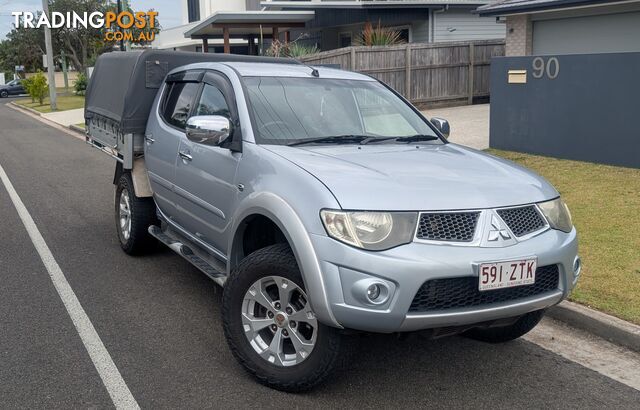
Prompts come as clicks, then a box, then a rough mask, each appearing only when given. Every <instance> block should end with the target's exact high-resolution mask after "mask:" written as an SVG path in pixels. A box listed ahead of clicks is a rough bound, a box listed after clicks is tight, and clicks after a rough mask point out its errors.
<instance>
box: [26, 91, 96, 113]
mask: <svg viewBox="0 0 640 410" xmlns="http://www.w3.org/2000/svg"><path fill="white" fill-rule="evenodd" d="M16 104H20V105H22V106H24V107H29V108H33V109H34V110H36V111H39V112H43V113H46V112H51V107H50V106H49V97H47V98H45V99H44V104H43V105H40V103H39V102H38V101H36V102H35V103H32V102H31V98H24V99H21V100H17V101H16ZM57 104H58V111H66V110H73V109H75V108H83V107H84V96H81V95H62V94H58V98H57Z"/></svg>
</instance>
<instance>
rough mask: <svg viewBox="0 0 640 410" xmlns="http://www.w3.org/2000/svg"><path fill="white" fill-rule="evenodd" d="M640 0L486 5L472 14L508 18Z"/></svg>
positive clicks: (587, 0) (577, 0)
mask: <svg viewBox="0 0 640 410" xmlns="http://www.w3.org/2000/svg"><path fill="white" fill-rule="evenodd" d="M635 1H638V0H613V1H605V2H603V1H602V0H561V1H558V2H553V3H550V4H540V5H537V6H530V5H527V4H523V5H519V6H510V7H509V6H500V5H493V6H492V5H486V6H481V7H478V8H477V9H475V10H473V11H472V13H474V14H478V15H479V16H482V17H491V16H508V15H514V14H527V13H537V12H544V11H552V10H566V9H571V8H577V7H580V8H582V7H589V6H608V5H612V4H617V3H633V2H635Z"/></svg>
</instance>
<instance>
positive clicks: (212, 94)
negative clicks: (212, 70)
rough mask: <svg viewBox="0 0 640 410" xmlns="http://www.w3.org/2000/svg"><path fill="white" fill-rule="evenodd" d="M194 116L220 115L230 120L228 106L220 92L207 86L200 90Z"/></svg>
mask: <svg viewBox="0 0 640 410" xmlns="http://www.w3.org/2000/svg"><path fill="white" fill-rule="evenodd" d="M195 115H222V116H223V117H227V118H231V113H230V112H229V106H228V105H227V102H226V101H225V99H224V96H223V95H222V92H221V91H220V90H219V89H217V88H216V87H214V86H212V85H209V84H205V86H204V88H203V89H202V95H201V96H200V101H198V105H197V107H196V114H195Z"/></svg>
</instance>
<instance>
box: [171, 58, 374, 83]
mask: <svg viewBox="0 0 640 410" xmlns="http://www.w3.org/2000/svg"><path fill="white" fill-rule="evenodd" d="M220 64H222V65H225V66H227V67H230V68H232V69H234V70H235V71H236V72H237V73H238V74H239V75H240V76H241V77H296V78H311V77H313V75H312V71H313V70H314V69H315V70H317V71H318V77H319V78H330V79H338V80H360V81H376V80H375V79H374V78H372V77H369V76H367V75H364V74H360V73H355V72H353V71H346V70H340V69H337V68H331V67H325V66H308V65H305V64H282V63H253V62H252V63H248V62H235V61H234V62H220V63H195V64H189V65H186V66H183V67H180V68H177V69H175V70H173V71H172V73H173V72H179V71H185V70H196V69H215V68H216V67H219V65H220Z"/></svg>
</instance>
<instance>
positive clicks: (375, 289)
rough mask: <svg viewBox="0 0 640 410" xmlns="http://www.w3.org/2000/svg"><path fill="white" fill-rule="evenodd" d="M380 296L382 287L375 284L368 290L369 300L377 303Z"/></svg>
mask: <svg viewBox="0 0 640 410" xmlns="http://www.w3.org/2000/svg"><path fill="white" fill-rule="evenodd" d="M379 296H380V285H378V284H377V283H374V284H372V285H370V286H369V287H368V288H367V299H369V300H370V301H371V302H375V301H376V299H378V297H379Z"/></svg>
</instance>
